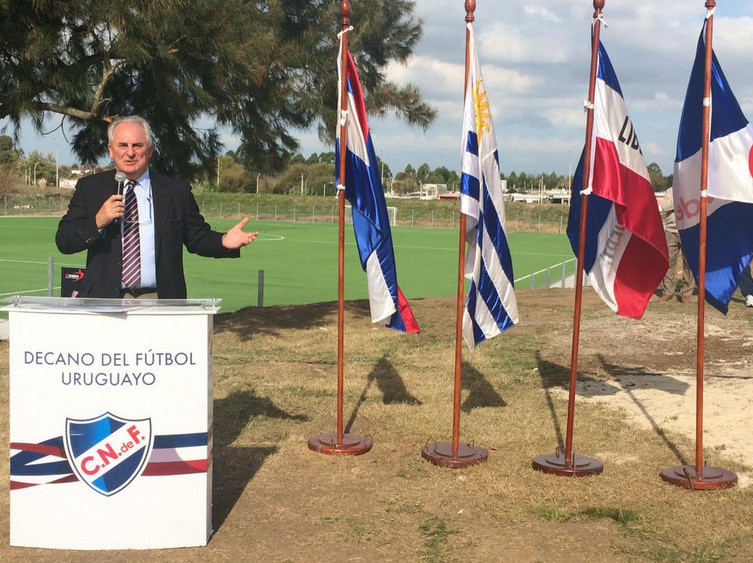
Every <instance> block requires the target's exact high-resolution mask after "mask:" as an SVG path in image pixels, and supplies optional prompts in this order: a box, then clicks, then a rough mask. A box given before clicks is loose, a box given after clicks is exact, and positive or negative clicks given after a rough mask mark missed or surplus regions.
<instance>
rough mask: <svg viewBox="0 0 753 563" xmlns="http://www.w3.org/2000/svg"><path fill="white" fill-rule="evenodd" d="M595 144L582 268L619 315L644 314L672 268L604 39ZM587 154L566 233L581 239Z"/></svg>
mask: <svg viewBox="0 0 753 563" xmlns="http://www.w3.org/2000/svg"><path fill="white" fill-rule="evenodd" d="M598 56H599V61H598V70H597V77H596V89H595V95H594V110H593V111H594V120H593V121H594V126H593V135H592V142H591V146H590V147H586V148H584V151H585V150H590V154H591V170H590V174H589V178H590V182H589V185H588V187H587V188H586V193H588V194H589V196H588V216H587V217H586V241H585V256H584V263H583V269H584V270H585V272H586V273H587V274H588V277H589V281H590V282H591V285H592V286H593V288H594V289H595V290H596V293H597V294H598V295H599V297H601V298H602V300H603V301H604V302H605V303H606V304H607V305H608V306H609V308H610V309H612V310H613V311H615V312H616V313H617V314H618V315H622V316H625V317H630V318H634V319H640V318H641V317H642V316H643V313H644V312H645V311H646V307H647V306H648V302H649V300H650V299H651V295H652V294H653V292H654V290H656V288H657V287H658V286H659V283H660V282H661V280H662V279H663V278H664V275H665V274H666V273H667V269H668V268H669V262H668V258H667V241H666V237H665V235H664V229H663V226H662V221H661V216H660V215H659V208H658V205H657V202H656V196H655V195H654V190H653V187H652V185H651V180H650V177H649V173H648V169H647V167H646V162H645V160H644V159H643V153H642V152H641V148H640V144H639V143H638V137H637V136H636V134H635V129H634V128H633V123H632V121H631V119H630V116H629V115H628V112H627V107H626V106H625V100H624V98H623V96H622V90H621V89H620V84H619V82H618V81H617V75H616V74H615V72H614V68H613V67H612V63H611V62H610V61H609V57H608V56H607V52H606V50H605V49H604V46H603V45H602V44H601V42H599V55H598ZM582 187H583V157H582V156H581V160H580V163H579V164H578V168H577V170H576V172H575V176H574V177H573V184H572V204H571V207H570V218H569V221H568V226H567V236H568V238H569V239H570V245H571V246H572V249H573V252H575V254H576V256H577V255H578V242H579V239H580V232H579V230H580V216H581V205H580V203H581V202H580V199H581V198H580V195H581V189H582Z"/></svg>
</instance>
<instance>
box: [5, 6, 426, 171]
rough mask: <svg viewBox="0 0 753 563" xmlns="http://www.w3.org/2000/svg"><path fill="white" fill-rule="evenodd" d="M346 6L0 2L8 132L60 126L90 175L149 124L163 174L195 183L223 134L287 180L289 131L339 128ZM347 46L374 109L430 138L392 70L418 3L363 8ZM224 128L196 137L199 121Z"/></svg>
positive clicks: (292, 142)
mask: <svg viewBox="0 0 753 563" xmlns="http://www.w3.org/2000/svg"><path fill="white" fill-rule="evenodd" d="M338 20H339V16H338V3H337V2H332V1H331V0H258V1H248V0H135V1H134V2H128V3H124V2H120V1H115V0H97V1H93V0H80V1H78V2H61V1H59V0H13V1H3V2H0V119H5V118H7V119H8V120H9V122H10V124H11V125H12V127H13V129H14V132H15V133H16V134H17V133H18V130H19V128H20V124H21V120H22V118H24V117H28V118H30V119H31V121H32V123H33V124H34V125H35V127H36V128H37V130H39V131H44V130H45V129H46V128H49V127H48V126H47V125H46V123H45V121H46V119H47V118H49V117H50V116H52V115H57V116H58V117H60V125H59V126H60V127H64V126H65V125H67V126H69V127H72V128H73V129H74V131H75V135H74V137H73V150H74V152H75V153H76V154H77V156H78V157H79V159H80V160H81V161H82V162H93V161H96V160H97V159H99V158H100V157H102V156H103V155H105V154H106V145H107V141H106V138H105V128H106V126H107V124H108V123H110V122H111V121H112V120H113V119H114V118H115V117H117V116H122V115H130V114H140V115H142V116H144V117H145V118H146V119H147V120H149V122H150V123H151V125H152V126H153V128H154V134H155V141H156V142H155V146H156V148H157V152H156V155H155V159H154V160H155V164H156V165H157V166H158V167H159V168H160V169H162V170H163V171H165V172H168V173H177V174H180V175H191V173H192V172H195V171H196V168H197V166H202V167H203V168H204V169H206V170H214V167H215V166H216V158H217V156H218V154H219V151H220V147H221V143H220V139H219V135H218V132H217V126H229V127H230V128H231V129H232V130H233V131H234V133H236V134H238V135H240V137H241V138H242V141H243V143H242V146H241V148H240V150H239V151H238V153H237V154H236V158H238V159H240V161H241V162H243V164H244V165H245V166H246V167H247V168H248V169H249V170H253V171H260V172H268V171H274V170H280V169H281V168H282V167H283V166H284V165H285V164H286V162H287V161H288V160H289V159H290V157H291V156H292V155H293V154H295V153H296V151H297V148H298V143H297V141H296V139H295V138H294V137H293V136H292V135H291V132H290V131H291V129H295V128H307V127H309V126H311V125H312V124H315V125H316V124H318V125H319V130H320V136H322V138H331V136H332V133H331V132H332V131H334V126H335V121H336V114H337V112H336V108H335V106H336V103H337V102H336V100H337V87H336V82H337V76H336V74H337V73H336V70H335V69H336V58H337V39H336V32H337V31H338V30H339V29H338V27H339V23H338ZM351 23H352V24H353V26H354V28H355V29H354V31H353V32H352V33H351V34H350V35H351V40H350V47H351V50H352V51H353V53H354V57H355V59H356V63H357V64H358V66H359V71H360V76H361V80H362V84H363V87H364V90H365V93H366V96H367V107H369V109H370V110H371V111H372V112H374V113H376V114H384V113H386V112H388V111H394V112H396V113H397V114H398V115H400V116H402V117H404V118H405V119H406V120H407V121H408V122H409V123H411V124H414V125H419V126H422V127H426V126H428V124H429V123H431V121H432V120H433V118H434V116H435V110H434V109H432V108H431V107H430V106H428V105H427V104H426V103H425V102H424V101H423V100H422V99H421V97H420V94H419V93H418V91H417V90H416V88H415V87H413V86H411V85H408V86H405V87H398V86H396V85H395V84H392V83H390V82H388V81H387V80H386V78H385V68H386V67H387V65H388V64H390V63H393V62H398V63H399V62H404V61H405V60H406V59H407V58H408V57H409V56H410V55H411V53H412V51H413V48H414V46H415V45H416V42H417V41H418V39H419V37H420V35H421V22H420V21H419V20H417V19H415V17H414V15H413V2H411V1H410V0H372V1H371V2H359V3H357V4H356V5H355V6H354V9H353V13H352V15H351ZM208 118H209V119H210V120H214V121H215V122H216V125H211V124H210V125H209V126H208V127H204V126H202V128H200V127H198V126H197V123H198V122H199V121H200V120H201V121H202V122H206V121H207V119H208Z"/></svg>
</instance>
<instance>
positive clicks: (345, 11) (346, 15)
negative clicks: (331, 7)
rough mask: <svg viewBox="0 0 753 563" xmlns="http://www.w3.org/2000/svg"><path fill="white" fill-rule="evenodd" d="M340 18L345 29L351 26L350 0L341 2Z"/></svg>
mask: <svg viewBox="0 0 753 563" xmlns="http://www.w3.org/2000/svg"><path fill="white" fill-rule="evenodd" d="M340 18H341V20H342V24H343V27H345V26H347V25H350V1H349V0H341V2H340Z"/></svg>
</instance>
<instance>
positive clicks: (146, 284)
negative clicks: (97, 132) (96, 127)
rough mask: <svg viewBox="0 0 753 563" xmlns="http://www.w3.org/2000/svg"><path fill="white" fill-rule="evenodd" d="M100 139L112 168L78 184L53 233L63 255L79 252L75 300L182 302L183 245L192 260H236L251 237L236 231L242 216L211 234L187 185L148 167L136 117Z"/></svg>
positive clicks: (150, 150)
mask: <svg viewBox="0 0 753 563" xmlns="http://www.w3.org/2000/svg"><path fill="white" fill-rule="evenodd" d="M107 136H108V141H109V142H108V151H109V153H110V156H111V157H112V160H113V162H114V163H115V168H116V170H111V171H109V172H102V173H100V174H94V175H93V176H88V177H86V178H83V179H81V180H79V182H78V183H77V184H76V191H75V193H74V194H73V197H72V198H71V202H70V204H69V205H68V211H67V212H66V214H65V215H64V216H63V218H62V219H61V220H60V224H59V225H58V230H57V234H56V236H55V242H56V243H57V246H58V249H59V250H60V252H62V253H63V254H74V253H77V252H81V251H82V250H87V256H86V280H87V281H88V284H86V286H85V287H84V289H83V290H81V291H80V293H79V297H115V298H118V297H127V298H138V297H142V298H144V297H150V298H151V297H159V298H161V299H185V298H186V281H185V276H184V274H183V245H185V246H186V248H187V249H188V251H189V252H192V253H195V254H199V255H200V256H209V257H213V258H237V257H239V256H240V248H241V247H243V246H246V245H247V244H249V243H250V242H251V241H253V240H254V239H255V238H256V236H257V234H258V233H255V232H253V233H247V232H244V231H243V227H244V226H245V225H246V223H247V222H248V217H244V218H243V219H242V220H241V222H240V223H238V224H237V225H235V226H234V227H233V228H232V229H230V230H229V231H228V232H227V233H224V234H223V233H218V232H216V231H213V230H212V229H211V228H210V226H209V225H208V224H207V223H206V221H205V220H204V217H202V216H201V213H200V212H199V207H198V205H197V204H196V200H195V199H194V197H193V194H192V193H191V188H190V186H189V185H188V183H187V182H185V181H182V180H176V179H173V178H168V177H167V176H162V175H161V174H157V173H154V172H152V171H151V170H149V160H150V159H151V157H152V155H153V154H154V145H153V142H152V135H151V129H150V127H149V124H148V123H147V122H146V121H145V120H144V119H142V118H140V117H138V116H130V117H124V118H121V119H118V120H115V121H114V122H113V123H112V124H110V126H109V127H108V130H107ZM116 171H117V172H120V173H123V174H124V175H125V178H126V180H125V181H124V182H117V181H116V179H115V177H116ZM123 184H124V185H125V187H124V190H125V191H124V192H123V193H119V192H120V189H121V188H122V187H123ZM129 192H130V193H129ZM127 203H128V212H127V211H126V204H127ZM134 237H135V238H134ZM124 247H125V248H126V253H125V256H124V253H123V248H124ZM134 255H135V257H134Z"/></svg>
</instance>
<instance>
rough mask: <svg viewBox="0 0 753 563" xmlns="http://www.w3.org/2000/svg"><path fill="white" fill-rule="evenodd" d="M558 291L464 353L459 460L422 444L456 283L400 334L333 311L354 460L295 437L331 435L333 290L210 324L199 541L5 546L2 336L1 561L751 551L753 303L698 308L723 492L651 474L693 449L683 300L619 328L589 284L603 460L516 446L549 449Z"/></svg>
mask: <svg viewBox="0 0 753 563" xmlns="http://www.w3.org/2000/svg"><path fill="white" fill-rule="evenodd" d="M573 296H574V293H573V290H569V289H565V290H549V291H531V290H523V291H520V292H519V293H518V301H519V308H520V312H521V322H520V324H519V326H517V327H515V328H514V329H513V330H511V331H510V332H509V333H507V334H505V335H502V336H501V337H499V338H495V339H492V340H491V341H489V342H488V343H484V344H482V345H481V346H479V347H478V348H477V350H476V351H475V352H474V353H473V354H470V353H468V352H467V351H464V362H463V384H462V405H461V411H462V413H461V420H462V431H461V435H462V437H463V440H468V441H474V442H476V443H478V444H481V445H483V446H484V447H485V448H487V449H488V450H489V454H490V455H489V460H488V462H487V463H484V464H481V465H478V466H475V467H471V468H468V469H464V470H459V471H455V470H448V469H444V468H439V467H436V466H433V465H431V464H429V463H427V462H426V461H424V460H423V459H421V457H420V455H419V452H420V449H421V448H422V447H423V446H424V445H425V444H426V443H427V442H429V441H436V440H447V439H448V438H449V436H450V414H451V409H452V404H451V403H452V401H451V377H452V376H451V371H452V370H451V367H449V366H451V365H452V361H453V347H452V342H453V334H454V321H453V318H454V310H455V309H454V307H455V304H454V300H453V299H452V298H442V299H426V300H415V301H413V302H412V305H413V307H414V310H415V311H416V314H417V317H418V319H419V322H420V323H421V328H422V333H421V334H420V335H414V336H406V335H399V334H396V333H394V332H393V331H388V330H385V329H383V328H378V327H372V326H371V325H370V323H369V321H368V318H367V317H368V305H367V304H366V303H365V302H356V303H349V304H348V305H347V307H346V324H347V326H348V327H349V329H348V333H347V338H346V354H347V355H348V365H347V371H346V376H347V377H346V388H345V404H346V407H345V420H346V421H347V423H346V432H347V431H352V432H354V433H358V434H363V435H366V436H369V437H373V439H374V444H375V446H374V448H373V450H372V451H371V452H369V453H368V454H367V455H365V456H359V457H357V458H338V457H330V456H323V455H319V454H313V453H312V452H311V451H309V450H308V448H307V447H306V441H307V439H308V438H309V437H310V436H312V435H315V434H317V433H320V432H322V431H326V432H330V431H332V429H333V423H334V420H333V414H334V413H333V404H334V395H335V393H334V385H335V371H336V369H335V368H336V366H335V362H334V357H333V349H334V343H335V337H336V330H335V313H336V310H335V307H334V305H333V304H331V303H322V304H314V305H305V306H298V307H276V308H265V309H255V308H248V309H244V310H241V311H239V312H238V313H234V314H228V315H220V316H218V317H216V320H215V339H214V354H213V355H214V374H215V425H214V453H213V457H214V468H215V469H214V492H213V502H214V507H213V524H214V529H215V533H214V535H213V536H212V537H211V538H210V541H209V544H208V545H207V546H206V547H203V548H196V549H168V550H156V551H149V552H138V553H135V552H108V553H103V552H73V551H54V550H38V549H24V548H16V547H10V546H9V545H8V542H9V539H8V498H9V491H8V478H7V476H8V461H7V460H8V455H7V454H8V452H7V449H5V448H7V443H8V427H7V393H8V388H7V377H6V376H7V370H8V363H7V362H8V360H7V354H8V344H7V343H0V377H2V381H0V398H2V397H4V398H6V400H5V401H1V403H2V404H0V430H1V431H0V444H2V448H3V449H0V497H2V498H0V561H6V560H7V561H23V562H24V563H26V562H27V561H40V562H55V563H57V562H59V561H72V562H74V561H75V562H87V563H88V562H90V561H91V562H94V561H99V560H101V559H102V558H103V557H105V558H107V559H108V560H109V561H113V562H120V561H124V562H130V561H145V562H149V561H155V562H157V561H159V562H160V563H164V562H172V561H180V562H194V561H195V562H201V561H207V560H212V561H232V562H235V561H275V562H278V561H279V562H289V561H295V562H298V561H300V562H308V561H327V562H329V561H336V562H339V561H401V562H402V561H421V562H426V561H430V562H444V561H447V562H451V561H512V562H515V563H517V562H528V561H531V562H539V561H574V562H578V561H618V562H621V561H662V562H668V561H677V562H684V561H751V560H753V555H752V554H753V529H752V528H751V525H750V522H752V521H753V502H752V501H753V498H752V497H751V495H753V488H751V487H748V485H749V484H750V482H751V478H753V475H752V474H751V471H752V470H751V468H753V436H752V435H751V432H750V427H751V419H752V418H753V409H751V406H752V405H753V381H751V380H753V369H751V368H752V367H753V366H752V365H751V364H753V356H752V355H751V349H752V348H753V309H746V308H745V307H744V305H743V303H742V301H741V300H740V298H739V296H738V297H736V298H735V299H734V300H733V302H732V303H731V305H730V312H729V314H728V315H727V316H723V315H721V314H719V313H717V312H715V311H713V310H711V309H709V308H707V322H706V335H707V338H706V340H705V344H706V355H705V356H706V357H705V364H704V366H705V372H706V377H705V388H704V402H705V408H704V413H705V418H704V430H705V433H704V445H705V446H706V454H705V455H706V461H707V462H708V463H709V465H721V466H724V467H728V464H731V465H732V467H729V468H730V469H732V470H734V471H736V472H737V474H738V476H739V477H740V486H739V487H737V488H735V489H732V490H729V491H718V492H709V493H697V492H690V491H686V490H684V489H680V488H678V487H672V486H670V485H667V484H665V483H663V482H662V481H661V480H660V479H659V477H658V473H659V471H660V469H661V468H664V467H667V466H670V465H676V464H678V462H681V463H689V464H693V463H694V461H695V460H694V459H692V458H690V459H689V458H688V456H691V455H692V453H693V447H692V444H693V442H694V435H695V407H696V404H695V390H696V383H695V380H696V377H695V371H696V368H695V366H696V352H695V350H696V326H697V324H696V311H697V309H696V307H697V305H696V304H681V303H677V302H675V301H672V302H669V303H659V302H652V303H651V304H650V305H649V309H648V311H647V313H646V315H645V316H644V318H643V319H642V320H640V321H634V320H630V319H625V318H622V317H618V316H616V315H614V314H612V313H611V312H610V311H609V310H608V309H607V308H606V306H605V305H604V304H603V303H601V301H600V300H599V299H598V297H597V296H596V295H595V294H594V292H593V291H592V290H591V289H590V288H586V290H585V291H584V300H583V315H582V324H581V336H580V349H579V356H580V361H579V377H578V382H577V402H576V423H575V440H574V443H575V452H576V454H578V455H580V454H582V455H589V456H593V457H596V458H598V459H600V460H601V461H602V462H604V465H605V471H604V473H603V474H602V475H601V476H599V477H595V478H585V479H567V478H565V479H562V478H557V477H553V476H551V475H544V474H541V473H539V472H536V471H533V470H532V469H531V459H532V458H533V456H534V455H538V454H542V453H548V452H551V451H553V450H554V449H555V446H556V445H557V444H560V445H561V444H562V438H563V433H564V428H565V420H566V408H565V407H566V398H567V390H568V385H567V382H568V373H569V368H568V366H569V365H570V355H571V326H572V308H573ZM626 422H627V424H626ZM3 452H4V455H3ZM3 475H4V476H5V479H4V480H3ZM698 511H702V513H703V518H702V519H699V518H697V517H696V516H695V514H697V513H698Z"/></svg>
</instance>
